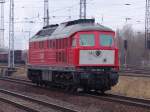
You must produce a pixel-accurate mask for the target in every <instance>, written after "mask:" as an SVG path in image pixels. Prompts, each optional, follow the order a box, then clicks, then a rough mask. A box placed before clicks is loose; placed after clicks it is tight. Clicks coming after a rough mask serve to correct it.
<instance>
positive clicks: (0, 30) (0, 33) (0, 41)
mask: <svg viewBox="0 0 150 112" xmlns="http://www.w3.org/2000/svg"><path fill="white" fill-rule="evenodd" d="M4 3H5V0H0V5H1V6H0V7H1V12H0V13H1V15H0V48H3V47H4Z"/></svg>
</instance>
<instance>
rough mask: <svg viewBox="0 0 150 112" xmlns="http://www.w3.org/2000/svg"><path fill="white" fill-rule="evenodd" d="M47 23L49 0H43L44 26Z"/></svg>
mask: <svg viewBox="0 0 150 112" xmlns="http://www.w3.org/2000/svg"><path fill="white" fill-rule="evenodd" d="M47 25H49V2H48V0H44V26H47Z"/></svg>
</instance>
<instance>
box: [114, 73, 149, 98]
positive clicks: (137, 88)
mask: <svg viewBox="0 0 150 112" xmlns="http://www.w3.org/2000/svg"><path fill="white" fill-rule="evenodd" d="M112 92H115V93H117V94H122V95H126V96H131V97H138V98H146V99H150V78H144V77H127V76H120V79H119V83H118V84H117V86H115V87H114V88H112Z"/></svg>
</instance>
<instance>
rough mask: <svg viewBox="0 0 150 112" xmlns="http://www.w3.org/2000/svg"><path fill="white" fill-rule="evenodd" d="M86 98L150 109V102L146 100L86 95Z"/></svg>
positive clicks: (108, 95)
mask: <svg viewBox="0 0 150 112" xmlns="http://www.w3.org/2000/svg"><path fill="white" fill-rule="evenodd" d="M86 96H89V97H93V98H96V99H100V100H104V101H110V102H116V103H120V104H125V105H129V106H138V107H142V108H148V109H150V100H146V99H139V98H133V97H127V96H121V95H114V94H105V95H101V96H99V95H92V94H86Z"/></svg>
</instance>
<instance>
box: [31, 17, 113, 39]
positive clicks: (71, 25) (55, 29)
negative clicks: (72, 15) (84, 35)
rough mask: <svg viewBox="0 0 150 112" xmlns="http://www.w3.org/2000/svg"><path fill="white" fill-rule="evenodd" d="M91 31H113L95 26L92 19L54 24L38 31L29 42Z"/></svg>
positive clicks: (101, 26) (98, 25)
mask: <svg viewBox="0 0 150 112" xmlns="http://www.w3.org/2000/svg"><path fill="white" fill-rule="evenodd" d="M92 30H100V31H113V30H112V29H110V28H108V27H106V26H103V25H100V24H96V23H95V20H94V19H79V20H75V21H69V22H65V23H61V24H60V25H58V24H55V25H49V26H46V27H43V29H42V30H40V31H39V32H38V33H37V34H36V35H35V36H33V37H32V38H31V39H30V41H42V40H47V39H59V38H67V37H69V36H71V35H72V34H74V33H76V32H79V31H92Z"/></svg>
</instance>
